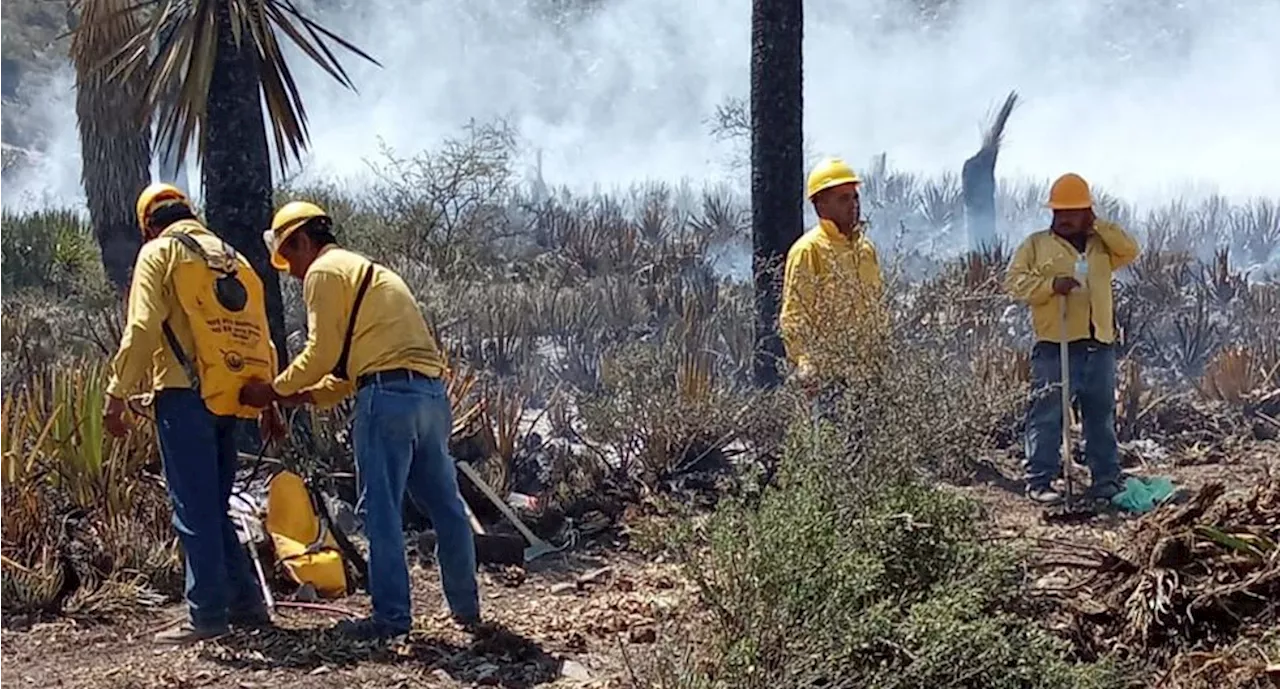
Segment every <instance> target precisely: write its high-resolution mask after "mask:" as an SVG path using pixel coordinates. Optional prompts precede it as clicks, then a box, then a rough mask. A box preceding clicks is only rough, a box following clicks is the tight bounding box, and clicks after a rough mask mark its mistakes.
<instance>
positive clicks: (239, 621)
mask: <svg viewBox="0 0 1280 689" xmlns="http://www.w3.org/2000/svg"><path fill="white" fill-rule="evenodd" d="M227 623H228V624H230V625H231V626H232V627H240V628H242V629H262V628H263V627H270V626H271V613H270V612H267V609H266V607H261V608H254V609H252V610H244V611H240V612H233V613H231V614H230V615H228V616H227Z"/></svg>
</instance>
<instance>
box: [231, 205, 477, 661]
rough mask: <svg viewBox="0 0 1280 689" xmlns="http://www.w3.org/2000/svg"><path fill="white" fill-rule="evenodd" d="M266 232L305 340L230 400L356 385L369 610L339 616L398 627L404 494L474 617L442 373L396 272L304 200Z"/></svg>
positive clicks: (471, 547) (326, 397) (467, 540)
mask: <svg viewBox="0 0 1280 689" xmlns="http://www.w3.org/2000/svg"><path fill="white" fill-rule="evenodd" d="M271 225H272V229H271V230H270V231H268V233H267V235H266V237H265V239H266V240H267V242H268V244H269V245H270V246H271V263H272V265H274V266H275V267H276V269H278V270H287V271H288V272H289V274H291V275H293V276H294V277H296V278H298V279H300V280H302V298H303V301H304V302H306V306H307V344H306V346H305V347H304V348H303V350H302V353H300V354H299V355H298V357H297V358H296V359H294V360H293V362H292V363H291V364H289V366H288V368H286V369H285V370H284V371H283V372H281V373H280V375H278V376H276V378H275V380H274V381H272V382H270V383H266V382H261V383H256V384H251V385H247V386H245V388H244V390H243V393H242V395H241V399H243V400H244V401H245V402H246V403H249V404H253V405H257V406H263V405H266V404H269V403H270V402H272V401H274V400H284V401H285V403H286V404H292V403H307V402H312V403H315V404H318V405H321V406H328V405H331V404H335V403H337V402H338V401H339V400H341V399H342V398H344V397H346V396H347V395H350V394H351V393H352V392H354V393H355V395H356V407H355V420H354V423H353V427H352V439H353V442H354V445H355V455H356V467H357V470H358V475H359V484H360V498H359V504H358V507H357V509H358V510H359V511H360V512H362V513H363V514H364V524H365V534H366V535H367V536H368V538H369V583H368V588H369V595H370V596H371V597H372V598H373V615H372V617H369V618H367V619H363V620H358V621H355V622H350V623H343V624H342V625H341V627H340V631H342V632H344V633H347V634H350V635H352V636H356V637H358V638H379V637H389V636H398V635H400V634H403V633H405V632H408V631H409V628H410V625H411V623H412V621H413V620H412V616H411V614H410V612H411V610H410V598H409V593H410V588H409V571H408V568H407V566H406V564H405V552H404V531H403V526H402V523H401V508H402V505H403V501H404V496H405V493H406V492H408V494H409V496H410V498H412V499H413V501H414V502H415V503H416V504H417V505H418V506H419V507H421V508H423V510H424V511H425V512H426V513H427V516H429V517H430V518H431V523H432V525H433V526H434V527H435V530H436V535H437V539H436V560H437V561H438V562H439V563H440V578H441V584H442V587H443V589H444V595H445V600H446V602H447V603H448V604H449V608H450V610H451V611H452V612H453V616H454V619H455V620H457V621H458V622H459V623H460V624H462V625H463V626H464V627H474V625H475V624H477V623H478V622H479V618H480V601H479V594H478V589H477V585H476V578H475V570H476V556H475V543H474V541H473V540H472V534H471V524H470V522H469V521H468V520H467V516H466V509H465V507H464V505H463V502H462V496H461V494H460V493H459V491H458V478H457V473H456V468H455V467H454V464H453V460H452V458H451V457H450V456H449V445H448V444H449V436H450V433H451V431H452V428H453V420H452V416H451V410H450V407H449V397H448V395H447V394H446V391H445V384H444V381H443V379H442V376H443V375H444V373H445V357H444V354H443V352H442V351H441V349H440V347H439V345H438V344H437V343H436V340H435V337H434V336H433V335H432V333H431V330H430V328H429V327H428V326H427V321H426V319H425V318H424V317H423V315H422V311H421V310H420V309H419V308H418V304H417V302H416V301H415V300H414V298H413V294H412V293H410V291H409V288H408V286H407V285H405V283H404V280H402V279H401V278H400V276H399V275H396V274H395V273H394V272H392V271H391V269H389V268H387V267H386V266H382V265H378V264H375V263H374V262H372V261H370V260H369V259H368V258H365V257H364V256H361V255H360V254H357V253H354V252H351V251H348V250H346V249H343V248H341V247H339V246H338V244H337V240H336V238H335V237H334V235H333V223H332V221H331V220H330V218H329V216H328V214H326V213H325V212H324V210H322V209H321V208H320V207H319V206H316V205H315V204H312V203H307V202H303V201H294V202H291V203H288V204H286V205H285V206H284V207H282V208H281V209H280V210H279V211H277V212H276V215H275V218H274V219H273V221H272V223H271Z"/></svg>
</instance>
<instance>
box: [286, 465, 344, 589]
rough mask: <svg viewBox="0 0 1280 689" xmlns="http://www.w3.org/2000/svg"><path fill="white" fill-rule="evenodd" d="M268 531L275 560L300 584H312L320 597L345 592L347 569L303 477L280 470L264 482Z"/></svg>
mask: <svg viewBox="0 0 1280 689" xmlns="http://www.w3.org/2000/svg"><path fill="white" fill-rule="evenodd" d="M266 528H267V533H269V534H271V542H272V543H273V544H274V545H275V551H276V562H277V563H278V564H279V565H280V566H281V567H282V568H283V569H284V571H285V574H286V575H288V577H289V578H290V579H292V580H293V581H294V582H296V583H297V584H298V585H299V586H302V585H303V584H311V586H312V587H314V588H315V590H316V593H318V594H319V595H320V596H321V597H322V598H340V597H342V596H344V595H346V593H347V569H346V564H345V563H344V562H343V560H342V551H341V550H339V549H338V542H337V541H336V540H335V539H334V537H333V533H332V532H330V531H329V529H328V527H327V526H326V524H325V522H324V520H322V519H320V517H319V515H318V514H316V509H315V505H314V504H313V503H312V502H311V492H310V491H308V490H307V485H306V483H304V482H303V480H302V477H301V476H299V475H297V474H295V473H293V472H290V471H282V472H280V473H278V474H276V475H275V476H274V477H273V478H272V479H271V482H270V483H268V484H267V519H266Z"/></svg>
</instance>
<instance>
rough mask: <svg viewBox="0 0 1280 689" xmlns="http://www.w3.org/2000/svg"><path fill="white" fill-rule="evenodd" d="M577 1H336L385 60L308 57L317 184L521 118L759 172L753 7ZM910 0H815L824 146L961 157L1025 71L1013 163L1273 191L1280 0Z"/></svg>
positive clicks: (602, 182)
mask: <svg viewBox="0 0 1280 689" xmlns="http://www.w3.org/2000/svg"><path fill="white" fill-rule="evenodd" d="M564 4H568V3H565V2H557V1H556V0H525V1H524V2H514V1H513V0H469V1H468V2H461V1H454V2H418V1H417V0H361V1H359V2H357V1H354V0H343V2H341V3H328V4H327V5H326V6H325V7H323V8H322V9H321V11H320V14H319V18H320V19H322V20H323V23H324V24H325V25H326V26H328V27H329V28H331V29H334V30H335V31H337V32H338V33H340V34H341V35H343V36H344V37H346V38H349V39H350V40H352V42H354V43H356V44H357V45H360V46H361V47H363V48H365V49H366V50H367V51H369V52H370V53H371V54H373V55H374V57H376V58H377V59H378V60H380V61H381V62H382V65H383V67H382V68H381V69H379V68H377V67H374V66H372V65H368V64H366V63H363V62H362V61H360V60H358V59H355V58H353V57H349V56H348V57H347V58H346V59H345V61H344V62H345V64H346V66H347V67H348V69H349V70H350V71H351V73H352V74H353V78H354V80H355V82H356V84H357V87H358V88H359V93H352V92H349V91H346V90H344V89H342V88H341V87H339V86H337V85H336V84H334V83H332V82H331V81H329V80H328V77H327V76H326V75H324V74H322V73H321V72H320V71H319V70H318V69H314V68H312V67H310V66H307V65H305V64H303V62H302V61H301V60H296V61H295V63H294V64H295V70H296V72H297V74H296V76H297V77H298V78H299V80H300V82H301V87H302V90H303V95H304V97H305V98H306V103H307V105H308V108H309V116H310V125H311V134H312V151H311V154H310V156H309V159H308V161H307V165H306V167H305V169H304V171H303V178H304V179H333V178H346V179H352V178H356V177H359V176H361V175H363V174H364V173H365V172H366V171H367V165H366V161H367V160H371V159H373V160H376V159H377V158H378V146H379V142H380V140H381V141H385V142H386V144H388V145H389V146H390V147H391V148H392V149H394V150H395V151H396V152H397V153H399V154H402V155H407V154H411V153H413V152H416V151H419V150H423V149H428V148H431V147H433V146H435V145H436V144H437V143H438V142H439V141H440V140H441V139H442V138H443V137H445V136H449V135H453V134H456V133H457V132H458V131H459V127H460V126H461V125H462V124H464V123H465V122H466V121H467V120H468V119H470V118H477V119H481V120H483V119H488V118H492V117H495V116H505V117H508V118H509V120H510V122H511V123H512V124H514V125H516V126H517V127H518V129H519V131H520V133H521V135H522V136H523V138H524V139H525V140H526V143H527V145H528V146H529V148H530V150H533V149H541V150H542V151H543V163H544V164H543V171H544V175H545V178H546V179H547V181H548V182H550V183H552V184H567V185H570V186H576V187H584V188H591V187H594V186H597V185H599V186H602V187H606V188H608V187H614V186H625V185H627V184H630V183H631V182H633V181H637V180H642V179H666V180H672V181H676V180H680V179H694V180H698V181H699V182H701V181H703V180H710V179H724V178H730V179H733V180H735V181H738V182H739V183H741V182H743V181H744V178H743V177H742V176H741V171H733V170H731V169H730V168H729V167H728V166H727V165H726V160H727V158H728V156H727V152H726V145H725V144H724V143H723V142H717V141H715V140H714V139H713V138H712V137H711V136H710V135H709V133H708V126H707V119H708V118H709V117H710V115H711V114H712V112H713V111H714V108H715V106H716V105H717V104H720V103H722V102H724V101H725V99H727V98H730V97H734V96H745V95H747V93H748V86H749V84H748V78H749V54H750V3H747V2H745V1H744V0H737V1H735V2H730V1H729V0H703V1H701V2H689V1H688V0H598V1H597V2H594V3H589V4H590V7H591V9H589V10H586V11H582V12H579V13H577V14H576V15H575V16H574V17H573V18H567V19H561V20H559V21H556V20H554V19H553V18H552V17H553V16H555V13H554V12H553V11H552V10H550V9H548V8H549V7H552V6H558V5H564ZM578 4H583V2H579V3H578ZM913 4H914V3H909V2H905V1H903V0H870V1H868V2H861V3H853V4H850V3H842V2H837V1H836V0H811V1H810V2H807V3H806V8H805V11H806V36H805V93H806V97H805V98H806V100H805V111H806V138H807V140H808V141H809V144H810V146H811V149H812V151H813V152H814V153H817V154H828V153H829V154H840V155H843V156H845V157H846V158H847V159H849V160H851V161H857V162H859V163H865V162H866V161H869V160H870V159H871V157H872V156H873V155H875V154H877V153H880V152H886V153H887V154H888V156H889V160H890V162H891V163H892V164H893V165H894V166H895V167H897V168H900V169H907V170H913V171H918V172H922V173H929V174H936V173H939V172H942V171H952V172H957V173H958V171H959V169H960V165H961V163H962V161H963V160H964V158H965V157H967V156H968V155H970V154H972V153H973V151H974V150H975V149H976V146H977V144H978V140H979V127H980V125H981V124H982V122H983V121H984V119H985V117H986V115H987V114H988V113H989V112H990V111H991V109H992V107H994V106H995V105H997V104H998V102H999V101H1000V100H1001V99H1002V98H1003V96H1004V94H1006V93H1007V92H1008V91H1009V90H1011V89H1017V90H1018V91H1019V92H1020V94H1021V95H1022V101H1023V102H1022V105H1021V106H1020V107H1019V108H1018V110H1017V111H1015V113H1014V115H1013V118H1012V120H1011V123H1010V126H1009V134H1008V136H1007V138H1006V146H1005V148H1004V150H1003V152H1002V154H1001V158H1000V163H999V166H998V168H997V175H998V176H1000V177H1003V178H1019V177H1026V176H1031V177H1035V178H1039V179H1048V178H1050V177H1053V176H1056V175H1057V174H1059V173H1061V172H1064V171H1066V170H1074V171H1077V172H1079V173H1081V174H1083V175H1085V176H1086V177H1087V178H1089V179H1090V180H1091V181H1093V182H1094V183H1096V184H1098V185H1100V186H1103V187H1105V188H1107V190H1108V191H1110V192H1112V193H1116V194H1119V195H1121V196H1124V197H1126V198H1128V199H1129V200H1131V201H1136V202H1139V203H1147V202H1157V201H1161V200H1167V199H1169V198H1171V197H1172V196H1175V195H1192V196H1200V195H1204V194H1208V193H1220V194H1223V195H1226V196H1228V197H1234V198H1243V197H1248V196H1258V195H1264V196H1272V197H1275V196H1280V173H1277V170H1280V136H1277V135H1276V132H1277V128H1276V124H1275V123H1276V122H1277V121H1280V47H1278V46H1277V45H1276V43H1275V42H1274V39H1273V37H1272V32H1273V29H1271V28H1269V27H1275V26H1280V2H1276V1H1275V0H1236V1H1235V2H1231V3H1221V2H1213V1H1212V0H1182V1H1174V0H1074V1H1073V2H1066V3H1028V2H1025V0H959V1H958V2H951V3H946V2H945V0H944V2H943V4H944V5H947V6H948V7H951V9H945V8H944V11H943V12H942V13H941V16H940V18H939V19H938V20H936V21H934V22H933V23H932V24H929V25H922V24H921V22H920V21H919V19H917V18H914V17H910V16H907V15H906V14H905V12H907V11H909V10H910V8H911V7H912V6H913ZM55 124H56V126H57V127H59V130H58V132H57V134H56V135H55V136H54V137H53V139H54V142H55V145H54V146H52V148H51V149H50V151H49V153H50V156H51V157H52V158H54V160H53V161H51V162H53V163H56V165H52V166H49V165H46V166H45V167H43V168H41V169H39V170H37V171H36V177H35V179H34V180H33V179H31V178H28V179H27V180H23V184H22V185H21V186H23V187H24V188H38V189H44V190H48V191H49V192H50V193H52V194H54V195H56V196H60V197H64V198H73V197H75V196H77V195H78V176H79V175H78V161H77V160H75V158H74V155H73V151H74V149H75V146H74V141H75V131H74V128H73V120H72V118H70V117H59V118H57V120H56V121H55ZM68 142H71V143H70V144H68ZM7 186H8V185H7ZM4 203H5V205H6V207H8V206H9V205H10V192H9V190H8V189H6V190H5V193H4Z"/></svg>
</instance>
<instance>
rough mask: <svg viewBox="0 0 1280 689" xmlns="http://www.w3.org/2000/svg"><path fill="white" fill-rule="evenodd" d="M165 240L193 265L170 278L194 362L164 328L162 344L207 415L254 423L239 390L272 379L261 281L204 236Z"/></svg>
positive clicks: (237, 258)
mask: <svg viewBox="0 0 1280 689" xmlns="http://www.w3.org/2000/svg"><path fill="white" fill-rule="evenodd" d="M191 224H192V225H193V226H194V227H195V228H198V229H201V230H203V227H201V226H200V225H199V224H198V223H196V222H194V221H191ZM169 236H170V237H172V238H173V239H176V240H178V241H179V242H181V243H182V245H183V246H185V247H187V249H189V250H190V251H191V252H192V253H194V254H195V255H196V257H197V258H198V259H199V260H194V261H182V262H181V263H179V264H178V267H177V268H175V269H174V275H173V288H174V292H175V293H176V295H177V297H178V303H179V304H181V306H182V310H183V311H184V312H185V313H186V314H187V317H188V319H189V320H190V321H191V332H192V335H193V336H194V338H195V350H196V351H195V357H194V361H193V357H191V356H189V354H188V353H187V352H184V351H182V347H181V345H180V344H179V343H178V339H177V337H175V336H174V334H173V330H172V329H171V328H170V327H169V324H168V322H166V323H165V324H164V335H165V339H166V340H167V341H168V343H169V347H170V348H171V349H172V350H173V352H174V355H175V356H176V357H177V359H178V363H179V364H181V365H182V368H183V369H184V370H185V371H186V372H187V377H188V378H190V379H191V383H192V386H193V387H194V388H195V389H197V390H199V391H200V396H201V397H202V398H203V399H204V403H205V406H206V407H208V408H209V411H210V412H213V413H214V414H216V415H218V416H238V417H240V418H242V419H252V418H255V417H257V415H258V411H259V410H258V409H256V408H254V407H250V406H246V405H242V404H240V388H241V387H242V386H243V385H244V384H245V383H246V382H248V381H250V380H254V379H257V380H271V379H273V378H274V377H275V374H276V371H275V357H274V356H273V354H272V350H271V330H270V327H269V326H268V325H267V306H266V302H265V300H264V299H263V289H262V278H260V277H259V276H258V273H257V271H255V270H254V269H253V266H251V265H249V261H248V260H247V259H245V257H244V256H243V255H241V254H239V253H238V252H237V251H236V250H235V249H234V248H232V247H231V245H230V244H227V243H226V242H224V241H223V240H222V239H220V238H218V237H217V236H216V235H214V234H212V233H210V232H205V231H201V232H191V233H189V232H183V231H182V229H181V228H179V229H178V231H177V232H176V233H175V234H171V235H169Z"/></svg>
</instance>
